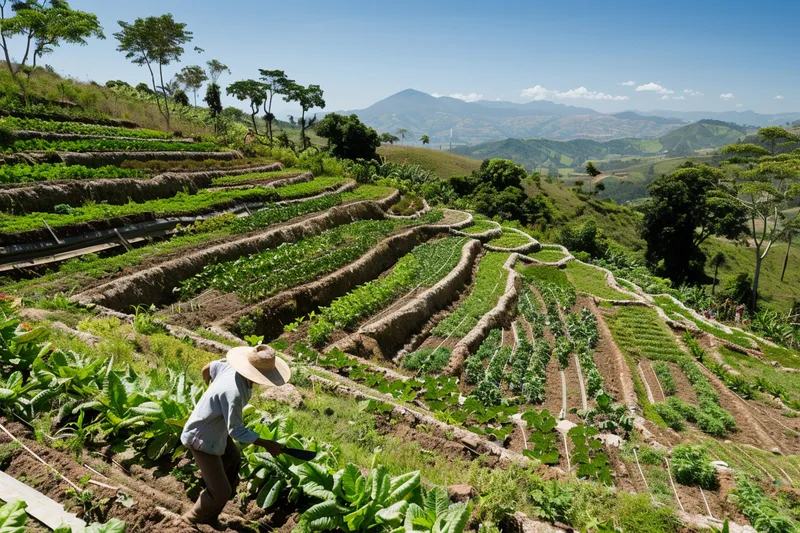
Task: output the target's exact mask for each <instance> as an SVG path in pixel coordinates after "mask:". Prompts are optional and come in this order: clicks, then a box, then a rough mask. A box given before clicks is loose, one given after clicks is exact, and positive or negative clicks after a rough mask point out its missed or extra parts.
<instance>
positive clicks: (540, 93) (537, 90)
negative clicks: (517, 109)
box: [521, 85, 552, 100]
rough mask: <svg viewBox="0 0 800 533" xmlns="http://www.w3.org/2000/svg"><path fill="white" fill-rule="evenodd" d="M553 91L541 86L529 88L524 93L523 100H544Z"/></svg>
mask: <svg viewBox="0 0 800 533" xmlns="http://www.w3.org/2000/svg"><path fill="white" fill-rule="evenodd" d="M551 92H552V91H548V90H547V89H545V88H544V87H542V86H541V85H536V86H534V87H528V88H527V89H524V90H523V91H522V95H521V96H522V97H523V98H529V99H530V100H544V99H545V98H547V97H548V96H550V93H551Z"/></svg>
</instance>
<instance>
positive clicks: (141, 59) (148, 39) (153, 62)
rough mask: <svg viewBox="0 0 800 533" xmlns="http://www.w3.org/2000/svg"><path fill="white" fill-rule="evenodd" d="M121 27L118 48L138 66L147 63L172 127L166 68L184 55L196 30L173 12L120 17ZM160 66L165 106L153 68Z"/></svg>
mask: <svg viewBox="0 0 800 533" xmlns="http://www.w3.org/2000/svg"><path fill="white" fill-rule="evenodd" d="M118 24H119V25H120V28H121V30H120V31H119V32H117V33H115V34H114V38H116V39H117V41H119V46H118V47H117V50H118V51H120V52H124V53H125V57H126V58H127V59H129V60H130V61H131V62H132V63H133V64H134V65H140V66H141V65H145V66H147V68H148V70H149V71H150V79H151V81H152V84H153V92H155V93H156V103H157V104H158V108H159V110H160V111H161V114H162V115H163V116H164V118H165V119H166V121H167V127H169V119H170V112H169V105H168V102H167V93H166V90H165V89H164V86H165V84H164V67H165V66H167V65H169V64H170V63H173V62H175V61H178V60H179V59H180V57H181V56H182V55H183V52H184V49H183V45H185V44H186V43H188V42H191V40H192V32H190V31H188V30H187V29H186V24H184V23H182V22H176V21H175V19H174V18H173V17H172V14H169V13H168V14H166V15H161V16H160V17H147V18H146V19H142V18H138V19H136V20H135V21H134V22H133V23H128V22H124V21H122V20H120V21H119V22H118ZM155 67H157V68H158V74H159V78H160V80H161V85H160V87H161V92H162V95H163V98H164V102H163V105H162V103H161V101H160V99H159V97H158V90H157V87H158V86H157V85H156V79H155V72H154V70H153V68H155Z"/></svg>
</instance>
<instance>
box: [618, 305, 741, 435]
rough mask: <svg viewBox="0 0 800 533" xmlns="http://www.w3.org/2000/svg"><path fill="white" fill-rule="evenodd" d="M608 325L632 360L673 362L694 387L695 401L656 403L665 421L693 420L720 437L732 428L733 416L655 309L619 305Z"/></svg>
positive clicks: (672, 398) (677, 422)
mask: <svg viewBox="0 0 800 533" xmlns="http://www.w3.org/2000/svg"><path fill="white" fill-rule="evenodd" d="M608 325H609V327H610V328H611V332H612V334H613V335H614V339H615V340H616V342H617V344H618V345H619V347H620V348H621V349H622V350H623V351H625V352H627V353H628V355H630V356H631V357H633V359H634V360H638V359H640V358H645V359H650V360H651V361H666V362H671V363H675V364H677V365H678V366H679V367H680V369H681V370H682V371H683V373H684V374H685V375H686V377H687V378H688V379H689V381H690V382H691V384H692V387H693V388H694V392H695V394H696V395H697V404H698V405H699V408H698V407H697V406H694V405H689V404H686V403H685V402H681V401H680V400H679V399H678V398H676V397H674V396H673V397H671V398H670V399H669V401H668V402H667V403H666V404H664V405H656V406H655V407H656V409H657V411H658V413H659V414H660V415H661V418H663V419H664V421H665V422H667V424H671V425H673V427H676V428H680V427H681V425H680V422H681V420H687V421H689V422H692V423H696V424H697V427H698V428H700V429H701V430H703V431H705V432H706V433H709V434H711V435H713V436H717V437H722V436H725V435H726V434H727V433H728V432H729V431H732V430H734V429H735V428H736V421H735V420H734V418H733V416H732V415H731V414H730V413H728V412H727V411H726V410H724V409H723V408H722V407H720V405H719V396H718V395H717V392H716V390H715V389H714V387H713V386H712V385H711V383H710V382H709V381H708V378H706V377H705V375H704V374H703V373H702V371H701V370H700V368H699V367H698V365H697V363H695V361H693V360H692V359H691V357H690V356H689V355H688V354H686V353H684V352H683V351H681V350H680V348H678V345H677V343H676V341H675V339H674V338H673V336H672V333H671V332H670V331H669V330H668V329H667V327H666V326H665V325H664V324H663V323H662V322H661V320H660V318H659V317H658V314H657V313H656V311H655V310H653V309H649V308H642V307H620V308H618V309H617V310H616V314H615V315H614V316H610V317H609V318H608Z"/></svg>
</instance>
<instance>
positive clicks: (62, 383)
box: [0, 301, 471, 533]
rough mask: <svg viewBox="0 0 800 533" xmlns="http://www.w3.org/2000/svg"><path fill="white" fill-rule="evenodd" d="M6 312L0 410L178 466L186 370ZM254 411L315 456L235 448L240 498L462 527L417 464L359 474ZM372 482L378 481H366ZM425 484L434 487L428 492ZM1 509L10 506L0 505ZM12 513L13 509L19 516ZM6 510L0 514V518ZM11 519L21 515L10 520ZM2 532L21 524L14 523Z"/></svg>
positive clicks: (313, 523)
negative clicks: (98, 349)
mask: <svg viewBox="0 0 800 533" xmlns="http://www.w3.org/2000/svg"><path fill="white" fill-rule="evenodd" d="M0 305H2V307H3V309H2V310H3V311H4V312H7V311H9V309H8V303H7V302H5V301H4V302H2V303H0ZM6 316H7V318H6V321H5V322H4V324H3V326H4V327H3V328H2V329H0V336H2V345H3V346H4V349H3V350H2V351H0V369H2V372H0V386H2V391H3V394H2V396H0V409H1V410H2V411H3V412H4V414H5V415H6V416H12V415H13V416H14V417H15V418H19V419H22V420H24V421H27V422H30V421H32V420H33V419H34V418H35V417H37V416H45V418H44V419H46V420H52V421H54V424H53V426H51V427H47V428H46V429H45V430H46V431H49V430H51V429H55V428H60V429H59V431H60V432H61V433H62V434H63V435H71V436H73V437H74V439H76V440H75V442H76V443H77V445H79V446H81V447H84V446H90V445H92V444H95V443H96V444H102V445H104V446H107V445H108V446H111V447H112V448H113V449H120V448H124V447H130V448H131V449H132V450H134V452H135V456H136V458H137V459H140V460H142V461H147V462H149V464H152V462H153V461H159V463H160V464H161V465H162V466H165V467H166V468H167V470H169V468H170V466H172V467H173V468H174V469H173V472H176V471H179V470H178V460H179V458H180V457H181V456H183V455H184V453H185V450H184V448H183V446H182V445H181V443H180V438H179V437H180V432H181V431H182V428H183V426H184V424H185V422H186V420H187V419H188V417H189V414H190V413H191V411H192V409H193V408H194V406H195V404H196V402H197V400H198V399H199V397H200V395H201V394H202V393H203V390H204V388H203V387H201V386H200V385H199V384H196V383H193V382H192V381H191V380H190V379H189V378H187V376H186V374H185V369H183V370H182V371H180V372H179V371H175V370H172V369H171V368H169V367H168V366H167V367H166V368H164V367H163V366H162V367H161V368H159V369H158V370H154V371H152V372H151V373H150V374H147V375H141V374H137V372H135V371H134V370H133V369H132V368H130V367H117V368H114V367H112V365H111V364H110V363H109V360H108V359H107V358H106V356H104V355H101V354H92V355H85V354H82V353H77V352H74V351H72V350H70V351H62V350H60V349H56V348H54V347H52V346H51V345H49V344H45V343H44V342H43V339H44V338H45V337H46V336H47V335H48V334H49V332H48V330H46V329H44V328H36V329H32V328H30V327H28V326H27V325H25V324H21V323H20V321H19V320H18V319H17V318H16V317H13V316H11V317H9V316H8V315H6ZM261 416H262V415H260V414H258V413H257V412H255V411H249V412H247V413H246V414H245V423H246V424H247V426H248V427H249V428H250V429H252V430H254V431H256V432H257V433H258V434H259V436H260V437H261V438H263V439H269V440H275V441H277V442H280V443H281V444H282V445H283V446H285V447H293V448H303V449H308V450H313V451H316V452H317V456H316V457H315V459H314V460H313V461H311V462H301V461H298V460H296V459H293V458H291V457H290V456H287V455H280V456H278V457H276V458H273V457H272V456H270V455H269V454H267V453H265V452H263V451H259V450H258V449H257V448H256V447H255V446H253V445H250V446H247V447H245V448H244V450H243V456H244V457H243V458H244V461H243V465H242V469H241V472H240V474H241V476H242V478H243V481H244V486H245V487H246V489H245V491H246V496H247V498H248V499H252V500H254V501H255V502H256V504H257V505H258V506H259V507H261V508H263V509H268V508H271V507H272V506H273V505H274V504H275V503H276V502H277V501H278V499H279V497H280V496H282V495H288V497H289V499H290V500H291V501H292V502H293V505H296V506H297V507H298V508H299V509H298V510H299V511H300V513H301V515H300V520H301V523H303V524H304V527H308V528H309V530H317V531H322V530H327V529H334V528H336V527H337V526H341V525H343V524H344V523H345V522H344V520H345V518H344V517H345V516H346V515H347V514H350V513H357V512H359V510H360V509H361V510H363V509H364V508H369V509H373V510H375V509H384V510H385V509H388V508H391V512H377V513H372V514H370V515H369V516H367V517H365V520H364V521H362V522H359V525H358V526H356V525H354V526H353V527H352V528H351V529H349V531H351V532H352V533H357V532H366V531H371V530H373V529H374V528H376V527H377V526H378V525H379V524H380V525H381V526H387V525H393V527H395V526H399V525H400V524H401V523H402V522H403V521H406V520H409V521H410V520H411V519H412V518H413V517H418V516H420V514H421V513H425V512H429V513H432V516H434V517H435V520H436V523H437V524H440V525H442V526H446V527H447V531H449V532H450V533H462V532H463V530H464V528H465V525H466V522H467V519H468V517H469V515H470V512H471V506H470V505H469V504H459V505H450V504H448V503H447V501H446V500H447V495H446V492H445V493H443V494H442V493H441V489H431V492H429V491H427V490H426V489H425V488H424V487H423V486H422V484H421V476H420V472H419V471H413V472H407V473H403V474H401V475H399V476H397V477H393V478H392V477H390V476H389V475H388V473H387V469H386V467H385V466H382V465H380V464H379V463H378V462H377V461H373V469H372V471H371V472H370V473H369V474H362V473H361V472H360V470H359V469H358V467H357V466H356V465H353V464H346V465H344V468H343V469H341V470H340V466H341V465H340V462H339V456H338V450H337V448H336V447H335V446H334V445H332V444H330V443H324V442H317V441H314V440H313V439H310V438H307V437H302V436H300V435H298V434H297V433H295V432H294V430H293V427H292V425H291V424H290V423H287V421H286V420H285V419H282V418H275V419H273V420H267V419H264V418H261ZM40 427H44V426H40ZM94 441H97V442H94ZM190 477H193V476H190ZM342 480H346V482H342ZM373 486H379V487H382V488H380V489H379V490H378V489H376V490H372V489H371V487H373ZM345 487H346V488H345ZM234 488H235V487H234ZM434 490H439V491H440V493H432V491H434ZM89 494H91V493H89ZM431 498H435V499H436V500H437V501H440V502H442V505H437V506H436V507H435V508H432V507H431V506H430V505H428V504H426V500H429V499H431ZM17 509H19V507H17ZM345 511H346V512H345ZM4 512H9V513H10V512H11V509H6V508H3V509H2V510H0V513H4ZM362 512H363V511H362ZM22 514H24V512H21V513H17V515H19V516H16V515H15V516H16V518H17V519H21V515H22ZM378 515H379V517H378ZM7 518H9V516H5V515H0V519H7ZM0 521H2V520H0ZM17 523H18V524H21V522H20V521H19V520H18V521H17ZM4 524H5V526H6V527H5V528H4V530H6V529H8V528H9V527H11V526H12V525H13V524H12V523H11V522H9V521H8V520H6V521H5V522H4ZM108 525H109V527H103V526H100V525H99V524H98V525H92V526H91V527H90V528H89V529H87V531H93V532H97V533H100V532H109V533H110V532H112V531H113V532H115V533H119V532H122V531H124V524H122V523H121V522H119V521H118V520H111V521H109V523H108ZM432 528H433V524H431V526H425V525H424V524H418V525H417V526H416V527H415V531H417V532H419V533H425V532H427V533H433V531H432ZM8 531H21V526H20V527H18V528H12V529H8ZM59 531H61V529H59ZM437 531H438V530H437Z"/></svg>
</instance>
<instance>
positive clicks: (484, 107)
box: [344, 89, 683, 146]
mask: <svg viewBox="0 0 800 533" xmlns="http://www.w3.org/2000/svg"><path fill="white" fill-rule="evenodd" d="M344 113H347V114H351V113H354V114H356V115H358V116H359V118H360V119H361V120H362V121H364V122H365V123H366V124H368V125H369V126H372V127H373V128H375V129H377V130H378V131H379V132H390V133H395V132H396V131H397V130H398V129H401V128H403V129H406V130H408V131H409V132H410V135H409V136H410V138H411V139H418V138H419V137H420V136H421V135H423V134H425V135H428V136H430V139H431V144H433V145H438V144H442V145H448V146H449V144H450V141H451V138H450V131H451V130H452V132H453V137H452V142H453V144H454V145H465V144H466V145H472V144H478V143H483V142H488V141H496V140H499V139H504V138H508V137H517V138H526V137H547V138H550V139H560V140H570V139H593V140H596V141H607V140H612V139H621V138H625V137H655V136H658V135H663V134H664V133H667V132H669V131H671V130H673V129H676V128H678V127H679V126H680V125H681V124H683V121H681V120H676V119H664V118H661V117H643V116H640V115H637V114H635V113H631V114H628V115H623V116H622V117H619V116H614V115H604V114H602V113H598V112H597V111H594V110H592V109H588V108H584V107H573V106H568V105H564V104H556V103H553V102H547V101H534V102H529V103H526V104H517V103H513V102H488V101H479V102H463V101H461V100H458V99H455V98H449V97H446V96H443V97H440V98H437V97H434V96H431V95H430V94H427V93H424V92H421V91H416V90H414V89H407V90H405V91H401V92H399V93H397V94H395V95H392V96H390V97H388V98H385V99H383V100H381V101H379V102H377V103H375V104H373V105H371V106H370V107H368V108H366V109H362V110H357V111H345V112H344Z"/></svg>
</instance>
